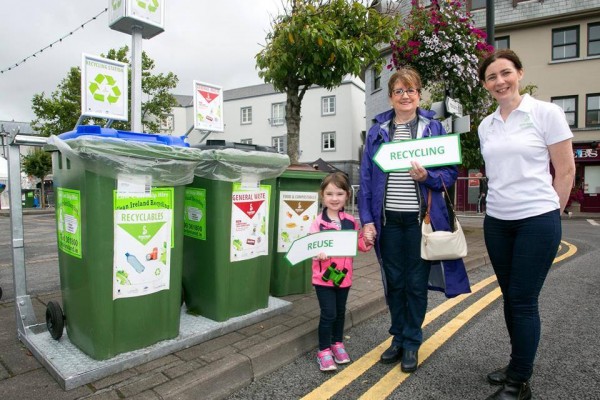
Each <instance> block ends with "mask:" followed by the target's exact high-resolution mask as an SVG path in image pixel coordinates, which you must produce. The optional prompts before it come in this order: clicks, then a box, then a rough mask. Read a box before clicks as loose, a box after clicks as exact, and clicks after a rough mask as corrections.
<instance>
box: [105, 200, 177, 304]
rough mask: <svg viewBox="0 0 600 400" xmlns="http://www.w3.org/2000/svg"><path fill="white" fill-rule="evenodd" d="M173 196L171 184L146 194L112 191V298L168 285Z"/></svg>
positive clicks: (141, 293)
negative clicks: (168, 186) (133, 194)
mask: <svg viewBox="0 0 600 400" xmlns="http://www.w3.org/2000/svg"><path fill="white" fill-rule="evenodd" d="M173 196H174V189H173V188H152V191H151V193H150V196H149V197H146V196H132V195H131V194H124V193H119V192H118V191H114V216H115V219H114V242H115V243H114V261H113V300H114V299H121V298H126V297H138V296H144V295H147V294H150V293H155V292H158V291H160V290H168V289H169V284H170V276H171V247H172V246H173V236H172V235H173V232H172V231H173V212H174V211H173V204H174V202H173Z"/></svg>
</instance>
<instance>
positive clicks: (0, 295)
mask: <svg viewBox="0 0 600 400" xmlns="http://www.w3.org/2000/svg"><path fill="white" fill-rule="evenodd" d="M0 300H2V288H1V287H0Z"/></svg>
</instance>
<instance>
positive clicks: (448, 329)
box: [302, 242, 577, 400]
mask: <svg viewBox="0 0 600 400" xmlns="http://www.w3.org/2000/svg"><path fill="white" fill-rule="evenodd" d="M562 243H563V244H565V245H566V246H567V247H568V249H567V251H566V252H565V253H564V254H562V255H561V256H559V257H556V258H555V259H554V262H553V263H557V262H560V261H562V260H564V259H566V258H568V257H570V256H572V255H573V254H575V252H577V248H576V247H575V246H573V245H571V244H569V243H567V242H562ZM495 281H496V277H495V276H490V277H488V278H486V279H484V280H482V281H480V282H478V283H477V284H475V285H473V286H472V287H471V293H470V294H467V295H463V296H458V297H455V298H453V299H450V300H447V301H445V302H444V303H442V304H440V305H439V306H438V307H436V308H434V309H433V310H431V311H429V312H428V313H427V314H426V315H425V321H424V322H423V327H426V326H427V325H429V324H430V323H431V322H433V321H434V320H435V319H437V318H438V317H440V316H441V315H443V314H444V313H446V312H447V311H449V310H450V309H452V308H453V307H455V306H457V305H458V304H460V303H461V302H462V301H464V300H466V299H467V298H469V297H470V296H472V295H473V294H475V293H477V292H479V291H480V290H482V289H484V288H485V287H486V286H488V285H489V284H491V283H493V282H495ZM501 294H502V293H501V292H500V288H496V289H494V290H492V291H491V292H490V293H488V294H487V295H485V296H483V297H482V298H481V299H479V300H478V301H476V302H475V303H473V304H472V305H471V306H469V307H468V308H467V309H466V310H464V311H463V312H461V313H460V314H458V315H457V316H456V317H455V318H453V319H452V320H451V321H450V322H448V323H447V324H446V325H444V326H443V327H442V328H441V329H440V330H438V331H437V332H436V333H435V334H434V335H432V336H431V337H430V338H429V339H428V340H426V341H425V342H424V343H423V345H422V346H421V348H420V349H419V358H420V360H419V365H420V364H421V363H423V361H425V360H426V359H427V358H429V356H430V355H431V354H433V353H434V352H435V351H436V350H437V349H438V348H439V347H440V346H441V345H443V344H444V343H445V342H446V341H447V340H448V339H449V338H451V337H452V335H454V334H455V333H456V331H458V330H459V329H460V328H461V327H462V326H463V325H465V324H466V323H467V322H469V320H471V318H473V317H474V316H475V315H477V313H479V312H480V311H481V310H483V309H484V308H485V307H487V306H488V305H489V304H490V303H492V302H493V301H494V300H496V299H497V298H498V297H500V295H501ZM391 342H392V338H391V337H390V338H388V339H387V340H385V341H384V342H383V343H381V344H380V345H378V346H377V347H376V348H374V349H373V350H371V351H370V352H368V353H367V354H365V355H364V356H362V357H361V358H360V359H358V360H356V361H354V362H353V363H352V364H350V365H349V366H348V367H346V368H345V369H344V370H342V371H341V372H339V373H337V374H336V375H335V377H334V378H331V379H329V380H328V381H326V382H325V383H323V384H322V385H321V386H319V387H318V388H316V389H315V390H313V391H312V392H310V393H308V394H307V395H306V396H304V397H303V398H302V399H303V400H313V399H328V398H331V397H333V396H334V395H335V394H336V393H338V392H339V391H341V390H342V389H344V388H345V387H346V386H348V385H349V384H351V383H352V382H353V381H354V380H355V379H356V378H358V377H359V376H360V375H362V374H363V373H364V372H365V371H367V370H368V369H369V368H371V367H372V366H373V365H375V364H376V363H377V362H378V361H379V357H380V355H381V353H382V352H383V351H384V350H385V349H387V348H388V347H389V346H390V345H391ZM408 376H409V374H407V373H404V372H402V371H401V370H400V368H393V369H392V370H391V371H390V372H388V373H387V374H386V375H385V376H384V377H383V378H381V379H380V380H379V382H377V383H376V384H375V385H373V386H372V387H371V388H370V389H369V390H368V391H367V392H365V393H364V394H363V395H362V396H361V397H360V399H383V398H385V397H387V396H389V395H390V394H391V393H392V392H393V391H394V390H395V389H396V387H398V386H399V385H400V384H401V383H402V382H403V381H404V380H405V379H406V378H408Z"/></svg>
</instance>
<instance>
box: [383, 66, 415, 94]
mask: <svg viewBox="0 0 600 400" xmlns="http://www.w3.org/2000/svg"><path fill="white" fill-rule="evenodd" d="M398 81H400V82H402V83H403V84H404V85H406V86H408V87H409V88H411V87H412V88H415V89H417V90H418V91H419V93H420V92H421V88H422V86H423V85H422V83H421V75H419V73H418V72H417V70H415V69H414V68H411V67H402V68H400V69H399V70H398V71H396V72H394V73H393V74H392V76H390V80H389V81H388V96H389V97H392V91H393V90H394V86H395V85H396V82H398Z"/></svg>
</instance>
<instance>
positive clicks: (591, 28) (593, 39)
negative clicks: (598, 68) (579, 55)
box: [588, 23, 600, 56]
mask: <svg viewBox="0 0 600 400" xmlns="http://www.w3.org/2000/svg"><path fill="white" fill-rule="evenodd" d="M588 56H600V23H595V24H589V25H588Z"/></svg>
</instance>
